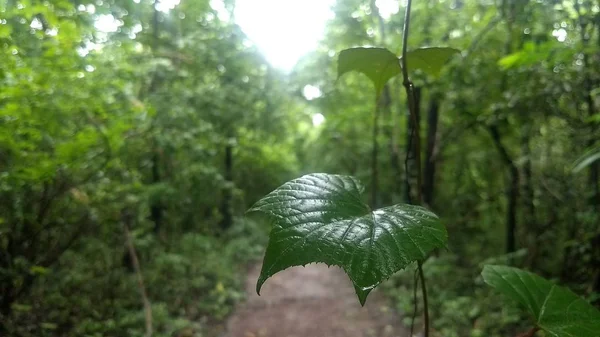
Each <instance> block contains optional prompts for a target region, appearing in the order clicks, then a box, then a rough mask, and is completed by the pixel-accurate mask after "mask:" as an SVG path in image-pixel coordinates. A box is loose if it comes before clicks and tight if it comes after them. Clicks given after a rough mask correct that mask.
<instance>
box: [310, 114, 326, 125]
mask: <svg viewBox="0 0 600 337" xmlns="http://www.w3.org/2000/svg"><path fill="white" fill-rule="evenodd" d="M312 123H313V126H314V127H317V126H320V125H321V124H323V123H325V116H323V114H320V113H316V114H314V115H313V116H312Z"/></svg>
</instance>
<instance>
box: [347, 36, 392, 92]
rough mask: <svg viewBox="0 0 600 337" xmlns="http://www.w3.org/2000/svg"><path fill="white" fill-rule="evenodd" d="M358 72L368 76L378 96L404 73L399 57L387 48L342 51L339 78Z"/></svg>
mask: <svg viewBox="0 0 600 337" xmlns="http://www.w3.org/2000/svg"><path fill="white" fill-rule="evenodd" d="M351 71H358V72H360V73H363V74H365V75H367V77H368V78H369V79H370V80H371V81H372V82H373V85H375V91H376V92H377V96H378V97H379V95H380V94H381V91H382V90H383V87H384V86H385V84H386V83H387V82H388V81H389V80H390V79H391V78H392V77H394V76H396V75H398V74H400V73H401V72H402V68H401V67H400V62H399V60H398V57H396V55H394V53H392V52H391V51H389V50H387V49H385V48H362V47H361V48H350V49H346V50H342V52H341V53H340V56H339V58H338V78H339V77H341V76H342V75H344V74H345V73H348V72H351Z"/></svg>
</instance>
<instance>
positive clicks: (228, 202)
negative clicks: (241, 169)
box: [221, 139, 233, 230]
mask: <svg viewBox="0 0 600 337" xmlns="http://www.w3.org/2000/svg"><path fill="white" fill-rule="evenodd" d="M225 183H226V185H227V186H225V190H224V193H223V201H222V203H221V215H222V216H223V219H222V220H221V229H222V230H226V229H228V228H230V227H231V225H232V224H233V214H232V209H231V207H232V198H233V193H232V188H233V186H232V185H233V140H232V139H230V140H228V141H227V145H226V146H225Z"/></svg>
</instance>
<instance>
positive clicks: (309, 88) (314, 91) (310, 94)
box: [302, 84, 322, 101]
mask: <svg viewBox="0 0 600 337" xmlns="http://www.w3.org/2000/svg"><path fill="white" fill-rule="evenodd" d="M302 95H303V96H304V98H306V99H307V100H309V101H312V100H313V99H315V98H319V97H321V95H322V93H321V89H319V88H318V87H315V86H314V85H310V84H309V85H306V86H304V89H302Z"/></svg>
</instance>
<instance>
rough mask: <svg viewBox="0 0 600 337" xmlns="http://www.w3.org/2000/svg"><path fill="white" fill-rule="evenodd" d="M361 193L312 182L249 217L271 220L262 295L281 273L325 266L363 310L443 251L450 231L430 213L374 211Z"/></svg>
mask: <svg viewBox="0 0 600 337" xmlns="http://www.w3.org/2000/svg"><path fill="white" fill-rule="evenodd" d="M362 191H363V187H362V185H361V184H360V182H359V181H358V180H356V179H355V178H353V177H349V176H341V175H329V174H310V175H306V176H303V177H301V178H298V179H295V180H292V181H290V182H287V183H285V184H284V185H282V186H281V187H279V188H277V189H276V190H275V191H273V192H271V193H270V194H268V195H267V196H265V197H264V198H263V199H261V200H260V201H258V202H257V203H256V204H255V205H254V206H253V207H252V208H251V209H250V210H249V212H262V213H265V214H267V215H268V216H269V217H270V218H271V219H272V220H273V221H274V226H273V229H272V230H271V233H270V236H269V243H268V245H267V250H266V253H265V257H264V262H263V266H262V270H261V274H260V277H259V279H258V283H257V285H256V291H257V293H259V294H260V288H261V287H262V285H263V284H264V282H265V281H266V280H267V279H268V278H269V277H271V276H272V275H274V274H275V273H277V272H279V271H281V270H284V269H286V268H288V267H292V266H300V265H306V264H309V263H313V262H323V263H326V264H328V265H336V266H340V267H341V268H343V269H344V271H345V272H346V273H347V274H348V276H349V277H350V279H351V281H352V283H353V284H354V288H355V290H356V294H357V295H358V298H359V301H360V303H361V304H363V305H364V303H365V301H366V298H367V296H368V294H369V293H370V292H371V290H372V289H373V288H375V287H376V286H377V285H378V284H379V283H381V282H382V281H383V280H385V279H387V278H389V277H390V276H391V275H392V274H394V273H395V272H397V271H398V270H401V269H404V268H406V267H407V266H408V265H409V264H411V263H412V262H414V261H417V260H423V259H425V258H426V257H427V255H428V254H429V253H430V252H431V251H432V250H433V249H435V248H441V247H444V246H445V244H446V241H447V233H446V229H445V228H444V226H443V225H442V224H441V223H440V222H439V219H438V218H437V216H436V215H435V214H433V213H432V212H430V211H428V210H427V209H425V208H423V207H419V206H412V205H396V206H392V207H386V208H383V209H379V210H375V211H371V209H370V208H369V206H368V205H366V204H365V203H364V202H363V201H362V200H361V199H360V195H361V192H362Z"/></svg>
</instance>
